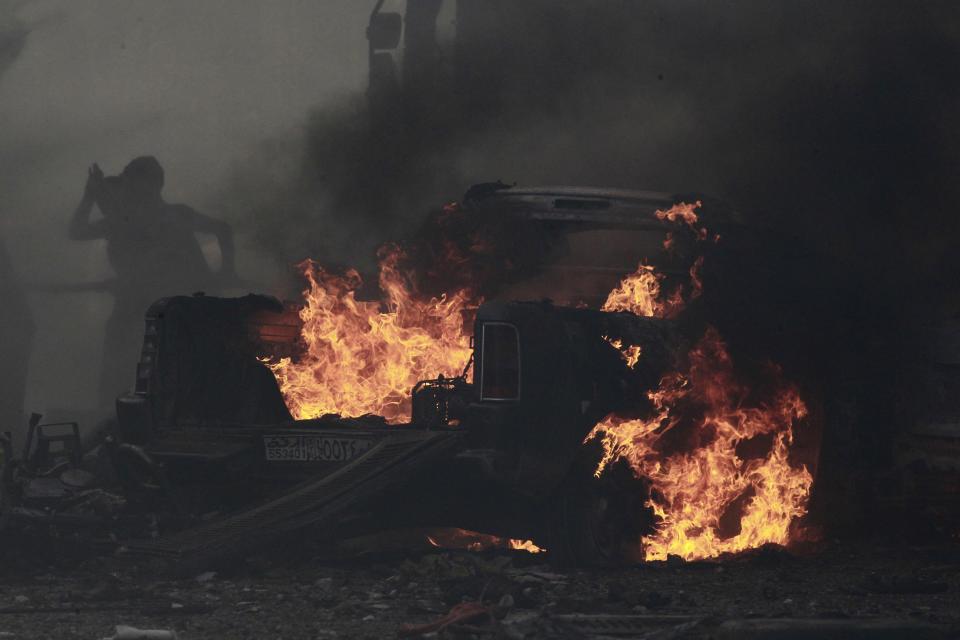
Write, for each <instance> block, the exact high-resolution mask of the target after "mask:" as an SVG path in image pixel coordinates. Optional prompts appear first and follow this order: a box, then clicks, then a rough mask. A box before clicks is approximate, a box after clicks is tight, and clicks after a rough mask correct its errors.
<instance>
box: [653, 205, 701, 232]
mask: <svg viewBox="0 0 960 640" xmlns="http://www.w3.org/2000/svg"><path fill="white" fill-rule="evenodd" d="M701 205H702V203H701V202H700V201H699V200H697V201H696V202H694V203H692V204H689V203H686V202H680V203H677V204H675V205H673V206H672V207H670V208H669V209H667V210H665V211H657V212H656V216H657V218H659V219H660V220H666V221H668V222H683V223H684V224H686V225H687V226H688V227H690V228H691V229H694V230H696V231H698V233H699V232H700V230H699V229H697V222H698V221H699V217H698V216H697V209H699V208H700V207H701Z"/></svg>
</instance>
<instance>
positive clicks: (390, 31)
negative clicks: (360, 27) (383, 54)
mask: <svg viewBox="0 0 960 640" xmlns="http://www.w3.org/2000/svg"><path fill="white" fill-rule="evenodd" d="M402 31H403V16H401V15H400V14H399V13H374V14H373V15H372V16H370V24H369V25H367V40H369V41H370V48H371V49H396V48H397V46H399V45H400V33H401V32H402Z"/></svg>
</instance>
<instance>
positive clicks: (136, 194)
mask: <svg viewBox="0 0 960 640" xmlns="http://www.w3.org/2000/svg"><path fill="white" fill-rule="evenodd" d="M120 177H121V178H122V179H123V181H124V183H125V185H126V187H127V192H128V194H129V195H130V196H131V197H132V198H133V200H134V201H135V202H136V203H138V204H140V203H150V202H155V201H158V200H160V192H161V191H162V190H163V167H161V166H160V163H159V162H157V159H156V158H154V157H153V156H140V157H139V158H134V159H133V160H131V161H130V162H129V163H128V164H127V166H126V167H124V168H123V171H122V172H121V173H120Z"/></svg>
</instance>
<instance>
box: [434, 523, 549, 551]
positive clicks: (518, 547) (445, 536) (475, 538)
mask: <svg viewBox="0 0 960 640" xmlns="http://www.w3.org/2000/svg"><path fill="white" fill-rule="evenodd" d="M427 542H428V543H429V544H430V545H431V546H434V547H438V548H441V549H466V550H467V551H486V550H487V549H510V550H514V551H526V552H527V553H543V552H544V551H545V549H544V548H543V547H538V546H537V545H536V544H534V542H533V540H520V539H516V538H501V537H499V536H492V535H488V534H486V533H479V532H477V531H468V530H466V529H456V528H445V529H437V530H436V531H434V532H433V533H432V534H431V535H428V536H427Z"/></svg>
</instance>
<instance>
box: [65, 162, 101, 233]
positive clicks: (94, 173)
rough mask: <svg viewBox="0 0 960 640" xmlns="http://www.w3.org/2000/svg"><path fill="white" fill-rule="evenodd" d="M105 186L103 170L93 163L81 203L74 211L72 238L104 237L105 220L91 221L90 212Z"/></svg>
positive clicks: (70, 231) (71, 221)
mask: <svg viewBox="0 0 960 640" xmlns="http://www.w3.org/2000/svg"><path fill="white" fill-rule="evenodd" d="M102 187H103V171H101V170H100V167H98V166H97V165H96V164H93V165H92V166H91V167H90V169H89V170H88V171H87V184H86V186H85V187H84V189H83V197H82V198H80V204H78V205H77V208H76V209H74V211H73V218H71V219H70V228H69V230H68V232H67V233H68V235H69V236H70V239H71V240H96V239H98V238H102V237H104V229H103V221H102V220H99V221H97V222H91V221H90V213H91V212H92V211H93V205H94V204H95V203H96V202H97V197H98V196H99V195H100V191H101V189H102Z"/></svg>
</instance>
